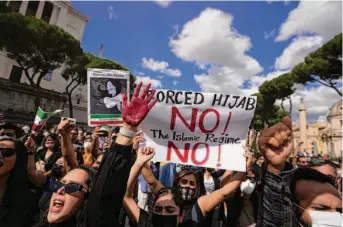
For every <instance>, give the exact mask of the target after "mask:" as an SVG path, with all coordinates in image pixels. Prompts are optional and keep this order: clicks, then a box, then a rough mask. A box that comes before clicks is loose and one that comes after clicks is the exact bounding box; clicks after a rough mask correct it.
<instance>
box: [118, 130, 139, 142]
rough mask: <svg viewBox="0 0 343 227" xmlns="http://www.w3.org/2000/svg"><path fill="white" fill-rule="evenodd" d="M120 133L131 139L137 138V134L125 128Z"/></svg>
mask: <svg viewBox="0 0 343 227" xmlns="http://www.w3.org/2000/svg"><path fill="white" fill-rule="evenodd" d="M119 133H120V134H121V135H123V136H125V137H128V138H131V139H133V138H135V136H136V135H137V132H133V131H129V130H126V129H124V128H123V127H121V128H120V130H119Z"/></svg>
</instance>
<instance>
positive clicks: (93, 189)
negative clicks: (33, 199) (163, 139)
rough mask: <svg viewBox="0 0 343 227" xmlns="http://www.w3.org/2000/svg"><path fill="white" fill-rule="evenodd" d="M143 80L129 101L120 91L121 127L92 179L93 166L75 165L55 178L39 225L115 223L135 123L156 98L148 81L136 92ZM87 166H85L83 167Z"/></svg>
mask: <svg viewBox="0 0 343 227" xmlns="http://www.w3.org/2000/svg"><path fill="white" fill-rule="evenodd" d="M141 86H142V83H139V84H138V85H137V87H136V89H135V91H134V94H133V98H132V100H131V103H130V104H127V97H126V95H123V120H124V125H123V129H122V130H121V131H120V133H119V135H118V137H117V139H116V142H115V143H113V144H112V146H111V148H110V150H109V151H108V152H107V153H106V154H105V155H104V157H103V160H102V163H101V165H100V167H99V170H98V172H97V177H96V178H95V180H94V177H93V175H94V172H93V171H94V170H92V169H89V168H86V167H78V168H76V169H73V170H71V171H70V172H68V173H67V174H66V175H65V176H64V177H63V178H62V180H61V181H60V182H56V185H55V187H54V190H55V192H54V193H53V195H52V197H51V200H50V204H49V207H48V208H47V211H46V212H45V213H44V214H43V215H42V218H41V221H40V223H39V224H37V227H38V226H51V225H56V226H68V227H69V226H70V227H93V226H97V227H102V226H104V227H105V226H118V225H117V218H118V215H119V212H120V210H121V208H122V206H123V197H124V194H125V191H126V184H127V181H128V177H129V173H130V169H131V166H132V164H131V150H132V142H133V138H134V136H135V134H136V132H137V127H138V126H139V124H140V123H141V122H142V121H143V119H144V118H145V116H146V115H147V114H148V112H149V111H150V109H151V108H152V107H153V106H154V104H155V103H156V101H152V98H153V95H154V93H155V91H154V90H153V91H152V93H150V95H148V91H149V89H150V86H151V85H150V84H149V85H148V86H146V87H145V89H144V90H143V92H142V93H141V94H139V91H140V88H141ZM86 169H87V170H86Z"/></svg>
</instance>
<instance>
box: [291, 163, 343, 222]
mask: <svg viewBox="0 0 343 227" xmlns="http://www.w3.org/2000/svg"><path fill="white" fill-rule="evenodd" d="M290 189H291V193H292V203H293V210H294V212H295V218H296V223H295V226H297V227H308V226H312V227H326V226H330V227H340V226H342V222H343V219H342V198H341V197H340V195H339V193H338V191H337V189H336V188H335V187H334V185H333V184H332V181H331V180H330V178H329V177H327V176H325V175H324V174H322V173H320V172H318V171H316V170H313V169H309V168H299V169H297V170H296V171H295V172H294V176H293V178H292V181H291V183H290Z"/></svg>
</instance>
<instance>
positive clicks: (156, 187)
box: [142, 163, 165, 194]
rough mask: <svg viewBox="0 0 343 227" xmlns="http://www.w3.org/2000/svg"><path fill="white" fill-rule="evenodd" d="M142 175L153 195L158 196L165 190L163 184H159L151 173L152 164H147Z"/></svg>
mask: <svg viewBox="0 0 343 227" xmlns="http://www.w3.org/2000/svg"><path fill="white" fill-rule="evenodd" d="M142 175H143V177H144V179H145V181H146V182H147V183H148V185H149V188H150V190H151V191H152V193H153V194H156V193H157V192H159V191H160V190H161V189H162V188H165V186H164V185H163V184H162V183H161V182H159V181H158V180H157V179H156V178H155V176H154V174H153V173H152V172H151V169H150V163H145V165H144V167H143V169H142Z"/></svg>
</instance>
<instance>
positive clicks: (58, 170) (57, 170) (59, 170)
mask: <svg viewBox="0 0 343 227" xmlns="http://www.w3.org/2000/svg"><path fill="white" fill-rule="evenodd" d="M51 173H52V175H53V176H54V177H56V178H60V177H61V176H62V167H60V166H59V165H53V166H52V169H51Z"/></svg>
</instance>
